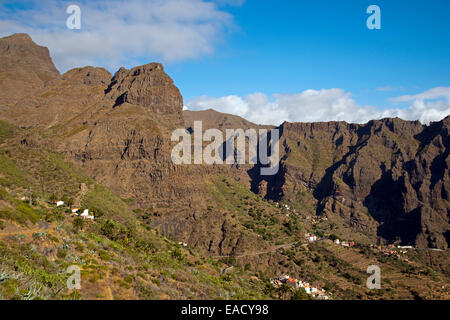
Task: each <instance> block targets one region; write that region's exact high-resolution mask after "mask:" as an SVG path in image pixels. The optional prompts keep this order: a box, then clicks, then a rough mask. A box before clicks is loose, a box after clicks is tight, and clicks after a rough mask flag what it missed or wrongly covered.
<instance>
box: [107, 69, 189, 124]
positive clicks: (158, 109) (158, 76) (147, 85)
mask: <svg viewBox="0 0 450 320" xmlns="http://www.w3.org/2000/svg"><path fill="white" fill-rule="evenodd" d="M106 96H107V97H109V98H111V99H113V100H114V101H115V106H119V105H121V104H123V103H129V104H133V105H139V106H144V107H145V108H146V109H148V110H149V111H151V112H152V113H155V114H169V115H171V116H172V117H173V118H174V119H175V118H178V119H179V120H180V121H181V120H182V111H183V97H182V96H181V93H180V91H179V90H178V88H177V87H176V86H175V85H174V83H173V80H172V79H171V78H170V77H169V76H168V75H167V74H166V73H165V72H164V68H163V66H162V65H161V64H159V63H150V64H147V65H143V66H139V67H135V68H133V69H131V70H127V69H125V68H120V70H119V71H117V72H116V74H115V75H114V77H113V78H112V81H111V83H110V85H109V87H108V89H107V90H106ZM180 123H181V122H180Z"/></svg>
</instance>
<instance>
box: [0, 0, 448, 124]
mask: <svg viewBox="0 0 450 320" xmlns="http://www.w3.org/2000/svg"><path fill="white" fill-rule="evenodd" d="M1 2H3V5H2V6H0V8H2V11H3V14H1V13H0V35H6V34H8V33H11V32H29V33H31V35H32V37H33V39H35V40H36V42H38V43H40V44H43V45H47V46H49V48H50V51H51V52H52V56H53V57H54V60H55V63H56V65H57V67H58V68H59V69H60V70H61V71H66V70H67V69H69V68H71V67H78V66H80V65H84V64H94V65H96V66H105V67H107V68H108V69H109V70H110V71H111V72H112V73H113V72H114V71H115V70H116V69H117V68H118V67H119V66H120V65H125V66H126V67H133V66H135V65H138V64H145V63H148V62H151V61H161V62H163V63H164V65H165V69H166V71H167V72H168V73H169V75H170V76H171V77H172V78H173V79H174V81H175V83H176V85H177V86H178V87H179V88H180V90H181V92H182V94H183V96H184V98H185V101H186V105H187V107H188V108H190V109H194V110H198V109H204V108H208V106H210V107H213V108H216V109H218V110H220V111H224V112H232V111H235V112H234V113H237V114H239V115H241V116H246V117H247V118H250V119H251V120H254V121H259V122H270V119H271V114H273V113H274V112H275V113H276V112H277V110H281V111H282V112H280V118H279V119H278V118H277V117H275V118H276V120H274V121H278V122H280V121H283V120H290V121H291V120H292V121H307V120H311V121H316V120H330V119H331V120H347V121H356V122H361V121H365V120H367V119H368V117H375V118H376V117H382V116H402V117H404V118H410V119H414V118H418V119H420V120H421V121H424V122H427V121H429V120H438V119H435V118H438V117H443V116H445V115H448V114H449V110H450V108H449V105H450V103H449V95H450V94H449V92H450V89H449V88H450V76H449V75H450V19H449V13H450V1H448V0H433V1H419V0H417V1H402V0H389V1H384V0H372V1H364V0H345V1H329V0H315V1H291V0H277V1H274V0H272V1H269V0H247V1H242V0H241V1H239V0H234V1H233V0H216V1H206V0H204V1H203V0H186V1H184V2H183V1H182V2H179V0H170V1H167V3H165V4H164V5H161V4H157V1H156V0H151V1H144V2H141V1H140V0H136V1H134V0H132V1H129V2H125V1H121V0H114V1H112V3H114V5H113V6H111V7H102V10H103V11H102V10H99V9H98V8H99V7H101V6H103V5H104V1H90V2H83V1H81V2H75V3H77V4H79V5H80V7H81V10H82V13H83V18H82V22H83V27H82V29H81V30H75V31H73V30H71V31H69V30H64V23H65V22H64V21H65V19H66V17H67V16H68V15H67V14H65V12H64V9H65V7H66V6H67V5H68V4H71V3H72V2H67V1H66V2H64V1H58V2H55V1H51V0H43V1H39V2H37V1H1ZM1 2H0V3H1ZM181 3H183V5H181ZM187 4H188V5H189V6H188V5H187ZM372 4H376V5H378V6H379V7H380V9H381V30H369V29H368V28H367V27H366V20H367V18H368V17H369V14H367V13H366V9H367V7H368V6H369V5H372ZM183 6H186V7H184V8H182V7H183ZM105 8H106V9H105ZM133 8H135V9H134V11H133ZM96 10H97V11H96ZM117 11H125V13H123V14H117ZM146 13H148V15H146ZM99 21H102V23H103V24H102V25H100V24H99V23H100V22H99ZM105 21H110V22H111V23H112V25H113V27H112V28H111V27H110V26H106V27H105V26H104V25H105V24H106V25H107V23H106V22H105ZM161 21H163V22H164V23H160V22H161ZM133 23H134V24H135V25H133ZM142 25H144V26H145V27H148V29H145V28H141V26H142ZM61 26H62V27H61ZM155 26H156V27H155ZM102 30H104V31H103V32H107V30H111V31H112V32H111V33H112V34H116V36H115V39H113V38H114V35H111V34H105V33H102ZM144 30H145V32H144ZM155 30H156V31H155ZM141 31H142V32H141ZM152 32H155V34H153V33H152ZM33 33H34V34H33ZM95 37H98V39H99V40H98V41H96V42H97V43H99V48H96V47H95V44H93V42H95V41H93V40H92V39H96V38H95ZM72 38H73V39H75V40H74V42H75V43H77V45H76V46H75V47H73V46H72V47H71V45H70V44H69V43H68V41H69V40H68V39H72ZM103 39H108V40H105V42H104V43H102V41H103ZM83 41H84V42H83ZM83 43H85V45H83ZM127 46H128V47H129V48H128V49H124V48H123V47H125V48H126V47H127ZM83 48H90V49H89V50H88V49H86V50H84V49H83ZM102 48H107V51H102ZM105 50H106V49H105ZM74 52H75V53H76V54H77V55H75V54H74ZM77 64H78V65H77ZM435 88H441V89H442V88H444V89H443V90H441V89H436V90H434V91H430V90H433V89H435ZM334 89H335V90H334ZM308 90H309V91H308ZM332 90H334V91H332ZM336 90H338V91H336ZM429 92H432V93H433V94H434V95H433V94H432V95H429V94H428V95H427V93H429ZM437 93H439V94H438V95H436V94H437ZM255 94H256V95H255ZM421 94H422V96H420V95H421ZM423 94H425V95H423ZM405 96H409V99H407V98H405ZM424 96H426V99H423V97H424ZM420 97H422V98H420ZM296 103H297V104H298V105H299V107H298V108H296ZM301 103H304V104H306V105H300V104H301ZM327 103H328V104H331V105H333V106H334V107H333V108H330V110H328V109H327V107H326V104H327ZM287 105H289V107H288V106H287ZM308 106H309V107H308ZM259 108H260V109H261V110H259ZM311 108H312V109H315V108H317V109H318V110H319V109H320V108H322V109H320V112H319V113H318V114H316V115H314V116H312V117H310V118H308V117H306V116H301V115H299V114H305V112H307V111H308V110H309V109H311ZM408 108H409V109H408ZM427 108H428V109H430V108H434V109H433V110H432V112H429V111H427V110H428V109H427ZM424 109H426V110H425V111H426V112H427V114H426V115H424V112H425V111H424ZM259 111H261V112H259ZM384 111H386V112H384ZM283 112H284V113H283ZM330 112H331V113H333V114H334V115H335V117H334V118H333V117H331V118H329V117H326V116H325V115H327V114H329V113H330ZM358 112H361V117H352V116H351V114H352V113H353V114H354V113H358ZM258 113H261V114H264V116H261V117H259V116H258ZM281 115H282V116H281Z"/></svg>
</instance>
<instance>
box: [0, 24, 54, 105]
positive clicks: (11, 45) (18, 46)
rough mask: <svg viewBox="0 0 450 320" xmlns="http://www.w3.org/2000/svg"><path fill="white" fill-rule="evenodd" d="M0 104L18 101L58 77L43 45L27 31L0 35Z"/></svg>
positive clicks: (10, 103)
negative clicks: (1, 36)
mask: <svg viewBox="0 0 450 320" xmlns="http://www.w3.org/2000/svg"><path fill="white" fill-rule="evenodd" d="M0 61H1V63H0V106H3V107H6V106H9V105H12V104H14V103H16V102H18V101H19V100H20V99H21V98H23V97H26V96H28V95H31V94H33V93H35V92H36V90H38V89H40V88H42V87H43V86H44V85H45V84H46V83H47V82H48V81H50V80H52V79H55V78H58V77H59V72H58V70H57V69H56V68H55V65H54V64H53V62H52V59H51V58H50V54H49V51H48V49H47V48H45V47H41V46H38V45H37V44H36V43H34V42H33V40H31V38H30V36H29V35H27V34H22V33H17V34H14V35H12V36H9V37H4V38H0Z"/></svg>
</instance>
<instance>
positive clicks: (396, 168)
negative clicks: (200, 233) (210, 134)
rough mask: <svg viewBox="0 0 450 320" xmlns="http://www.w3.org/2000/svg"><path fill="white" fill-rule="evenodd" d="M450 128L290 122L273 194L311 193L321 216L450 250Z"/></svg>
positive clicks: (443, 124)
mask: <svg viewBox="0 0 450 320" xmlns="http://www.w3.org/2000/svg"><path fill="white" fill-rule="evenodd" d="M449 122H450V117H447V118H445V119H443V120H442V121H440V122H435V123H431V124H430V125H429V126H425V125H422V124H420V123H419V122H417V121H414V122H411V121H404V120H401V119H383V120H374V121H370V122H369V123H367V124H363V125H357V124H347V123H344V122H327V123H284V124H283V125H282V126H281V128H280V130H281V131H282V139H281V142H282V145H283V147H284V148H283V153H284V155H283V160H282V161H281V170H280V171H279V173H278V175H277V176H276V177H274V178H272V179H271V180H270V181H269V186H268V191H267V193H266V194H265V196H266V197H268V198H272V199H274V200H277V201H278V200H281V199H284V200H288V201H291V202H293V203H295V202H296V201H297V198H298V194H299V193H301V192H302V191H305V190H306V191H308V192H311V194H312V195H313V196H314V199H315V200H316V201H317V202H316V203H315V205H316V206H317V209H316V212H317V214H318V215H326V216H327V217H328V218H329V219H330V220H332V221H334V222H340V223H342V222H343V223H344V224H346V225H348V226H351V227H352V228H353V229H354V230H357V231H360V232H363V233H365V234H368V235H369V236H372V238H374V239H375V238H376V237H379V238H381V239H385V240H387V241H389V242H392V241H396V240H397V241H399V242H401V243H403V244H415V245H418V246H420V247H428V246H429V247H438V248H446V247H448V246H449V245H450V243H449V240H450V239H449V228H450V224H449V215H448V212H449V208H450V202H449V199H448V192H449V190H450V189H449V188H450V180H449V170H448V168H449V165H450V159H449V157H448V152H449V149H448V148H449V142H450V140H449V135H448V130H449Z"/></svg>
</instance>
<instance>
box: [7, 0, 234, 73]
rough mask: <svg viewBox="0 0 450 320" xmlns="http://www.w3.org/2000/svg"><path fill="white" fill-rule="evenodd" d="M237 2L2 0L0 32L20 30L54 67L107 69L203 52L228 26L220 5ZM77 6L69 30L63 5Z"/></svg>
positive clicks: (230, 19) (209, 51)
mask: <svg viewBox="0 0 450 320" xmlns="http://www.w3.org/2000/svg"><path fill="white" fill-rule="evenodd" d="M242 3H243V1H240V0H218V1H206V0H164V1H161V0H98V1H81V2H80V1H79V2H74V1H56V0H33V1H16V0H15V1H2V3H1V4H0V36H6V35H10V34H12V33H18V32H25V33H28V34H30V36H31V37H32V38H33V40H34V41H35V42H37V43H38V44H40V45H43V46H46V47H48V48H49V49H50V52H51V53H52V58H53V60H54V62H55V64H56V66H57V67H58V68H59V69H60V71H66V70H68V69H70V68H73V67H79V66H84V65H101V66H106V67H107V68H109V69H110V70H112V71H115V70H117V69H118V68H119V67H120V66H122V65H133V64H135V63H136V62H137V61H138V60H139V58H142V57H144V58H146V60H149V59H155V60H162V61H163V62H171V61H180V60H185V59H192V58H197V57H201V56H204V55H209V54H212V53H213V52H214V48H215V45H217V44H218V42H220V41H221V39H222V37H223V35H224V33H225V32H226V31H227V30H231V29H232V28H233V27H234V25H233V17H232V16H231V15H230V14H229V13H227V12H226V11H224V10H223V9H221V8H222V7H223V6H224V5H239V4H242ZM71 4H77V5H78V6H79V7H80V8H81V30H69V29H68V28H67V27H66V20H67V18H68V17H69V14H67V13H66V9H67V7H68V6H69V5H71Z"/></svg>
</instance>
